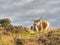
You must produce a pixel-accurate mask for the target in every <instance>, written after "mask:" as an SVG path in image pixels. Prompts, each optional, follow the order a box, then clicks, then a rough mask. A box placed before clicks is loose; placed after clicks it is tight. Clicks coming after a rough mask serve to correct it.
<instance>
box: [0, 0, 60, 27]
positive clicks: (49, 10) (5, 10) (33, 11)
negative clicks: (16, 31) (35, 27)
mask: <svg viewBox="0 0 60 45" xmlns="http://www.w3.org/2000/svg"><path fill="white" fill-rule="evenodd" d="M41 16H42V18H41V20H44V21H45V20H47V21H49V22H50V24H51V27H60V0H0V18H9V19H11V21H12V24H13V25H23V26H27V27H30V26H31V25H32V23H33V20H32V19H34V20H35V19H38V18H40V17H41Z"/></svg>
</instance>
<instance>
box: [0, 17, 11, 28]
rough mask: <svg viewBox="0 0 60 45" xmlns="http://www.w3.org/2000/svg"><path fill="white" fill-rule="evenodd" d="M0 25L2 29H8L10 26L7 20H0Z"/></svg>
mask: <svg viewBox="0 0 60 45" xmlns="http://www.w3.org/2000/svg"><path fill="white" fill-rule="evenodd" d="M0 25H1V26H4V27H8V26H10V25H11V21H10V20H9V19H7V18H6V19H0Z"/></svg>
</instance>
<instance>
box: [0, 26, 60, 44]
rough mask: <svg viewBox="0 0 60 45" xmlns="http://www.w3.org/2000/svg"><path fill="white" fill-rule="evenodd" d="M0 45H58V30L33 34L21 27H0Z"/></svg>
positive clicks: (59, 31) (59, 38) (59, 30)
mask: <svg viewBox="0 0 60 45" xmlns="http://www.w3.org/2000/svg"><path fill="white" fill-rule="evenodd" d="M0 45H60V29H50V30H49V31H43V32H34V31H33V30H31V29H29V28H26V27H22V26H9V27H0Z"/></svg>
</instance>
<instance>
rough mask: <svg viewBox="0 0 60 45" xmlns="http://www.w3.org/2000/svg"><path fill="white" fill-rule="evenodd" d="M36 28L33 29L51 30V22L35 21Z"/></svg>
mask: <svg viewBox="0 0 60 45" xmlns="http://www.w3.org/2000/svg"><path fill="white" fill-rule="evenodd" d="M33 25H34V27H35V28H34V27H33V28H32V29H34V30H36V31H37V32H38V31H42V30H48V28H49V22H48V21H44V22H43V21H40V20H34V24H33Z"/></svg>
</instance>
